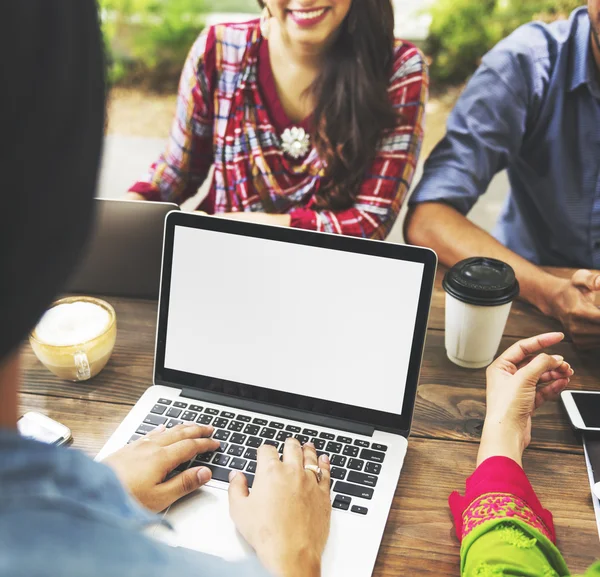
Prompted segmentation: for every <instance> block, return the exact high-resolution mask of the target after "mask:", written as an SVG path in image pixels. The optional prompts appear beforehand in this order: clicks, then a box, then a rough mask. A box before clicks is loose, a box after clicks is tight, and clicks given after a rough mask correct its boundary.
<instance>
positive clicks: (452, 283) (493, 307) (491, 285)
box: [444, 257, 519, 369]
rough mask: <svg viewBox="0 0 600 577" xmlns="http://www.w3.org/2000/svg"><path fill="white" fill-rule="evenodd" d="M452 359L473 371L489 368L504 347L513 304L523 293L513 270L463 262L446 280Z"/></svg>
mask: <svg viewBox="0 0 600 577" xmlns="http://www.w3.org/2000/svg"><path fill="white" fill-rule="evenodd" d="M444 289H445V290H446V334H445V345H446V354H447V355H448V358H449V359H450V360H451V361H452V362H453V363H455V364H457V365H459V366H461V367H466V368H470V369H479V368H482V367H486V366H488V365H489V364H490V363H491V362H492V361H493V360H494V357H495V355H496V353H497V351H498V347H499V346H500V341H501V340H502V335H503V333H504V328H505V326H506V321H507V319H508V315H509V313H510V309H511V307H512V302H513V300H514V299H515V298H516V296H517V295H518V294H519V283H518V282H517V280H516V278H515V274H514V271H513V269H512V268H511V267H510V266H509V265H507V264H506V263H503V262H502V261H498V260H495V259H489V258H483V257H475V258H471V259H467V260H464V261H461V262H459V263H458V264H457V265H455V266H454V267H452V269H450V270H449V271H448V273H447V274H446V276H445V278H444Z"/></svg>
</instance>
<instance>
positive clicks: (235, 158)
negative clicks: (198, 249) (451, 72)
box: [130, 21, 428, 239]
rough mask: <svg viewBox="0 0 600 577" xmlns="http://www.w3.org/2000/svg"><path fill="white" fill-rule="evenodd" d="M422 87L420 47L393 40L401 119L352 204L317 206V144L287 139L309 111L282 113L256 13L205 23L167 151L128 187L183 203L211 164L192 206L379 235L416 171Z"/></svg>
mask: <svg viewBox="0 0 600 577" xmlns="http://www.w3.org/2000/svg"><path fill="white" fill-rule="evenodd" d="M427 88H428V76H427V70H426V65H425V63H424V60H423V56H422V55H421V53H420V52H419V51H418V50H417V49H416V48H415V47H414V46H413V45H411V44H409V43H407V42H404V41H400V40H396V42H395V45H394V58H393V66H392V74H391V77H390V78H389V83H388V88H387V92H388V96H389V100H390V102H391V103H392V105H393V107H394V110H395V111H397V113H398V118H399V121H398V122H397V123H396V126H395V128H393V129H390V130H387V131H385V133H384V134H382V135H381V138H380V140H379V146H378V148H377V151H376V153H375V155H374V160H373V162H372V163H371V166H370V168H368V169H367V170H366V173H365V174H364V178H363V180H362V184H361V186H360V190H358V191H357V193H356V194H355V195H353V200H354V202H353V204H352V205H351V206H349V207H347V208H344V209H341V210H333V209H327V208H326V207H325V208H323V207H322V206H317V205H316V202H315V200H316V196H317V194H318V191H319V190H320V188H321V187H323V186H324V185H325V183H326V182H327V178H328V176H327V166H326V163H325V162H324V161H323V160H322V158H320V156H319V154H318V152H317V149H316V148H315V147H311V146H310V145H309V147H308V148H307V151H306V154H305V155H304V156H300V157H299V158H294V154H293V151H291V152H290V148H289V147H288V146H287V145H286V144H285V140H286V138H287V137H289V131H287V132H286V129H291V128H293V127H294V126H296V127H298V128H302V129H304V130H305V132H306V134H308V135H312V134H313V126H312V116H309V117H308V118H306V119H305V120H303V121H302V122H300V123H296V124H294V123H293V122H292V121H291V120H290V119H289V117H288V115H287V114H286V112H285V110H284V107H283V105H282V103H281V101H280V99H279V97H278V92H277V88H276V83H275V79H274V75H273V71H272V69H271V64H270V60H269V45H268V41H267V39H266V38H264V37H263V36H262V34H261V27H260V24H259V21H252V22H247V23H243V24H226V25H219V26H215V27H212V28H209V29H208V30H207V31H206V32H205V33H203V34H202V35H201V36H200V37H199V38H198V40H197V41H196V43H195V44H194V46H193V47H192V49H191V51H190V54H189V57H188V59H187V62H186V64H185V67H184V69H183V73H182V76H181V81H180V85H179V97H178V102H177V112H176V116H175V120H174V122H173V126H172V129H171V135H170V138H169V142H168V145H167V148H166V151H165V152H164V153H163V154H162V155H161V156H160V158H159V159H158V161H157V162H156V163H154V164H153V165H152V167H151V168H150V171H149V173H148V174H147V175H146V177H145V178H144V179H143V180H141V181H139V182H137V183H136V184H135V185H134V186H133V187H132V188H131V189H130V190H131V192H134V193H138V194H139V195H141V196H143V197H144V198H145V199H147V200H161V201H171V202H176V203H178V204H181V203H183V202H184V201H185V200H186V199H188V198H190V197H192V196H194V195H195V194H196V193H197V191H198V188H199V187H200V186H201V185H202V183H203V182H204V180H205V179H206V177H207V175H208V174H209V169H210V167H211V166H213V165H214V173H213V175H212V181H211V184H210V189H209V192H208V195H207V196H206V197H205V198H204V200H203V201H202V202H201V204H200V205H199V206H198V210H202V211H205V212H207V213H209V214H215V213H230V214H231V213H240V212H245V213H247V212H252V213H271V214H280V215H289V220H288V221H287V222H285V224H290V225H291V226H293V227H298V228H304V229H310V230H317V231H326V232H332V233H338V234H346V235H353V236H361V237H368V238H376V239H383V238H385V237H386V236H387V235H388V233H389V232H390V229H391V227H392V225H393V224H394V222H395V220H396V218H397V216H398V212H399V210H400V207H401V205H402V203H403V202H404V200H405V199H406V195H407V192H408V190H409V187H410V183H411V180H412V177H413V174H414V170H415V165H416V162H417V159H418V154H419V150H420V145H421V141H422V137H423V116H424V107H425V102H426V99H427ZM309 138H310V137H309ZM308 141H309V139H308V138H307V139H305V141H304V142H302V141H300V142H299V144H297V147H300V148H302V145H303V144H307V143H308ZM300 152H302V151H301V150H300ZM232 216H235V214H233V215H232ZM239 216H242V217H243V216H244V215H239Z"/></svg>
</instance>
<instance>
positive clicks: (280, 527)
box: [229, 438, 331, 577]
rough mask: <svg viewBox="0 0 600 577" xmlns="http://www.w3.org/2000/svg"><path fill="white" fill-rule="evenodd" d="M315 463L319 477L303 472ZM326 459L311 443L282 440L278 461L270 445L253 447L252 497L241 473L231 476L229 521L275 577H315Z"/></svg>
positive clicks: (323, 535)
mask: <svg viewBox="0 0 600 577" xmlns="http://www.w3.org/2000/svg"><path fill="white" fill-rule="evenodd" d="M306 465H315V466H316V465H318V466H319V467H320V468H321V470H322V473H323V478H322V479H321V481H320V482H317V478H316V475H315V473H314V472H313V471H311V470H306V469H305V468H304V467H305V466H306ZM329 468H330V467H329V459H328V458H327V457H326V456H325V455H322V456H321V457H320V458H319V459H317V453H316V451H315V448H314V446H313V445H312V444H310V443H308V444H306V445H304V447H301V446H300V443H299V442H298V441H297V440H296V439H293V438H289V439H287V440H286V441H285V448H284V451H283V462H280V461H279V455H278V454H277V450H276V449H275V448H274V447H271V446H269V445H262V446H261V447H260V448H259V449H258V462H257V469H256V477H255V479H254V484H253V485H252V493H250V494H249V492H248V483H247V480H246V477H245V475H244V474H243V473H236V472H234V473H232V475H231V476H230V483H229V505H230V513H231V518H232V519H233V522H234V523H235V525H236V526H237V528H238V530H239V531H240V533H241V534H242V535H243V536H244V538H245V539H246V541H248V543H249V544H250V545H251V546H252V547H253V548H254V549H255V551H256V553H257V555H258V558H259V559H260V560H261V562H262V564H263V565H264V566H265V567H266V568H267V569H269V570H270V571H272V572H273V573H274V574H275V575H277V576H278V577H295V576H302V577H316V576H318V575H320V568H321V557H322V555H323V551H324V549H325V544H326V543H327V537H328V535H329V521H330V518H331V502H330V500H329V478H330V477H329Z"/></svg>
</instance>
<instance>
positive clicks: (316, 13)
mask: <svg viewBox="0 0 600 577" xmlns="http://www.w3.org/2000/svg"><path fill="white" fill-rule="evenodd" d="M327 10H329V8H315V9H312V10H288V12H289V13H290V14H292V15H293V17H294V18H295V19H296V20H300V21H302V20H306V21H309V20H316V19H318V18H320V17H321V16H323V15H324V14H325V12H327Z"/></svg>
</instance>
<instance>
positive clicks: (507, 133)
mask: <svg viewBox="0 0 600 577" xmlns="http://www.w3.org/2000/svg"><path fill="white" fill-rule="evenodd" d="M511 42H512V40H511V39H510V37H509V38H508V39H506V40H505V41H503V42H501V43H500V44H499V45H498V46H497V47H496V48H494V49H493V50H492V51H491V52H489V53H488V54H487V55H486V56H485V57H484V59H483V61H482V64H481V66H480V67H479V69H478V70H477V72H476V73H475V75H474V76H473V77H472V79H471V80H470V82H469V83H468V85H467V87H466V88H465V90H464V92H463V94H462V95H461V97H460V98H459V100H458V102H457V104H456V106H455V108H454V110H453V111H452V113H451V114H450V117H449V119H448V123H447V132H446V136H445V137H444V138H443V139H442V140H441V141H440V143H439V144H438V145H437V146H436V148H435V149H434V151H433V152H432V153H431V156H430V157H429V159H428V160H427V162H426V163H425V167H424V173H423V177H422V179H421V181H420V182H419V184H418V186H417V187H416V189H415V191H414V193H413V195H412V197H411V199H410V201H409V204H411V205H415V204H420V203H423V202H443V203H446V204H450V205H451V206H453V207H454V208H456V209H457V210H458V211H459V212H461V213H462V214H467V213H468V212H469V211H470V210H471V208H472V207H473V205H474V204H475V203H476V202H477V199H478V198H479V197H480V196H481V195H482V194H484V193H485V192H486V190H487V188H488V185H489V184H490V181H491V180H492V178H493V177H494V175H495V174H496V173H498V172H500V171H501V170H504V169H505V168H507V167H508V166H509V164H510V162H511V159H513V158H514V157H515V155H517V154H518V152H519V150H520V148H521V146H522V143H523V138H524V135H525V132H526V128H527V120H528V115H529V114H530V113H531V110H532V108H534V106H535V101H536V92H537V88H539V86H538V85H539V81H538V80H537V77H538V76H539V75H538V72H537V70H536V62H535V58H534V57H533V55H532V54H531V53H530V51H529V49H528V48H527V47H526V46H522V45H518V46H514V45H512V44H511Z"/></svg>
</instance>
